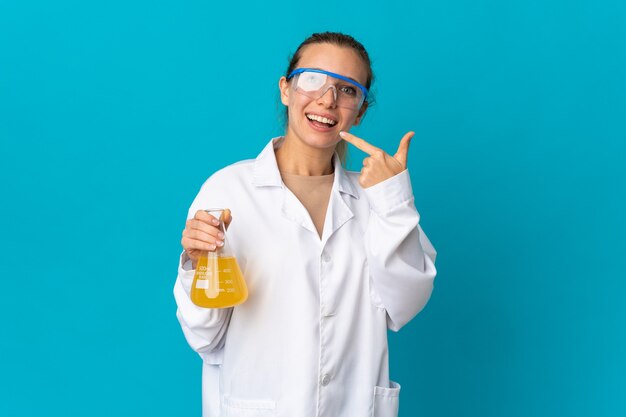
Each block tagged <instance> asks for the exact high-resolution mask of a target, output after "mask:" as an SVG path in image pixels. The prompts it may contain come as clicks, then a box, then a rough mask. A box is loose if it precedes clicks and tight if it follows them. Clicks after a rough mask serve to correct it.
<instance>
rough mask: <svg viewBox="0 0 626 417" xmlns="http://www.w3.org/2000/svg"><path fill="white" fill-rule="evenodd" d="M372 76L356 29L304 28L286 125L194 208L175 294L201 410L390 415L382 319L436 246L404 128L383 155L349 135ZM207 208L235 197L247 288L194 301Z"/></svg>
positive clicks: (427, 285) (425, 268) (404, 299)
mask: <svg viewBox="0 0 626 417" xmlns="http://www.w3.org/2000/svg"><path fill="white" fill-rule="evenodd" d="M372 78H373V76H372V70H371V66H370V60H369V57H368V54H367V52H366V51H365V49H364V48H363V46H362V45H361V44H360V43H359V42H357V41H356V40H355V39H353V38H352V37H350V36H347V35H344V34H340V33H328V32H326V33H320V34H314V35H312V36H311V37H309V38H308V39H306V40H305V41H304V42H303V43H302V44H301V45H300V46H299V47H298V49H297V51H296V53H295V54H294V56H293V58H292V60H291V62H290V63H289V67H288V69H287V72H286V73H285V75H284V76H283V77H281V78H280V80H279V88H280V95H281V101H282V103H283V104H284V105H285V106H286V107H287V111H288V126H287V129H286V132H285V135H284V137H279V138H275V139H272V140H271V141H270V142H269V143H268V144H267V146H266V147H265V149H263V151H262V152H261V153H260V154H259V156H258V157H257V158H256V159H253V160H247V161H242V162H240V163H237V164H234V165H231V166H228V167H226V168H224V169H222V170H220V171H218V172H216V173H214V174H213V175H212V176H211V177H210V178H209V179H208V180H207V181H206V182H205V183H204V185H203V186H202V188H201V190H200V192H199V193H198V195H197V197H196V199H195V200H194V202H193V203H192V205H191V208H190V209H189V215H188V220H187V223H186V227H185V230H184V231H183V238H182V241H181V243H182V246H183V248H184V252H183V254H182V256H181V260H180V265H179V271H178V278H177V280H176V284H175V287H174V295H175V298H176V302H177V304H178V311H177V316H178V319H179V321H180V324H181V326H182V329H183V332H184V334H185V337H186V338H187V341H188V342H189V344H190V345H191V347H192V348H193V349H194V350H195V351H196V352H198V353H199V354H200V356H201V357H202V359H203V363H204V367H203V410H204V416H205V417H206V416H234V417H243V416H246V417H253V416H259V417H260V416H280V417H305V416H319V417H325V416H328V417H338V416H349V417H360V416H363V417H365V416H376V417H390V416H396V415H397V413H398V395H399V391H400V386H399V385H398V384H397V383H395V382H393V381H391V380H390V379H389V365H388V353H387V329H388V328H389V329H392V330H394V331H397V330H399V329H400V328H401V327H402V326H404V325H405V324H406V323H407V322H408V321H409V320H411V319H412V318H413V317H414V316H415V315H416V314H417V313H418V312H419V311H420V310H421V309H422V308H423V307H424V305H425V304H426V302H427V301H428V298H429V297H430V294H431V291H432V287H433V279H434V277H435V274H436V270H435V267H434V260H435V251H434V249H433V247H432V246H431V244H430V242H429V241H428V239H427V238H426V236H425V235H424V233H423V231H422V229H421V227H420V225H419V214H418V212H417V210H416V209H415V206H414V204H413V191H412V189H411V182H410V177H409V174H408V172H407V170H406V166H407V153H408V149H409V142H410V139H411V137H412V136H413V132H409V133H407V134H406V135H405V136H404V137H403V138H402V139H401V140H400V143H399V147H398V151H397V153H396V154H395V155H393V156H391V155H388V154H386V153H385V152H383V151H382V150H380V149H378V148H376V147H375V146H373V145H371V144H369V143H367V142H366V141H364V140H362V139H360V138H357V137H356V136H353V135H351V134H349V133H348V131H349V130H350V128H351V127H352V126H354V125H357V124H359V122H360V121H361V118H362V117H363V115H364V114H365V111H366V110H367V106H368V90H369V88H370V84H371V82H372ZM346 142H349V143H352V144H353V145H354V146H356V147H357V148H359V149H361V150H363V151H364V152H366V153H367V154H369V155H370V156H369V157H367V158H366V159H365V160H364V161H363V168H362V170H361V172H360V173H359V172H348V171H346V170H344V168H343V167H342V164H341V160H342V155H344V154H345V151H346ZM210 207H225V208H228V209H230V210H229V211H227V212H226V214H225V216H224V220H225V223H227V224H228V226H229V228H228V235H229V244H230V245H231V248H232V249H233V251H234V252H235V255H236V257H237V260H238V261H239V264H240V266H241V269H242V271H243V274H244V277H245V280H246V283H247V285H248V290H249V297H248V299H247V301H246V302H245V303H243V304H240V305H238V306H236V307H233V308H227V309H205V308H201V307H197V306H196V305H194V304H193V303H192V302H191V301H190V296H189V294H190V288H191V284H192V280H193V276H194V268H195V265H196V262H197V260H198V258H199V256H200V254H201V253H202V252H206V251H215V250H216V248H218V247H220V246H222V245H223V244H224V236H223V234H222V233H221V232H220V231H219V230H218V229H217V228H216V225H217V220H216V219H215V218H213V217H212V216H210V215H209V214H208V213H207V212H205V211H204V209H207V208H210ZM231 212H232V214H233V215H232V216H231V215H230V213H231ZM233 218H234V220H233Z"/></svg>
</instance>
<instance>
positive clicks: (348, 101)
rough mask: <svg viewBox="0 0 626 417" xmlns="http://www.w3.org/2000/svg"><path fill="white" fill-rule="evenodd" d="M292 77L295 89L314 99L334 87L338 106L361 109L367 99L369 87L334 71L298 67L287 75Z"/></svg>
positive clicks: (288, 78) (289, 78) (288, 77)
mask: <svg viewBox="0 0 626 417" xmlns="http://www.w3.org/2000/svg"><path fill="white" fill-rule="evenodd" d="M292 78H293V85H294V88H295V90H296V91H297V92H299V93H301V94H304V95H305V96H307V97H310V98H312V99H316V100H317V99H318V98H320V97H322V96H323V95H324V94H326V92H327V91H328V90H329V89H332V90H333V96H334V97H335V102H336V103H337V106H338V107H344V108H347V109H352V110H359V109H360V108H361V106H362V105H363V102H364V101H365V100H366V99H367V88H365V87H363V86H362V85H361V84H359V83H358V82H356V81H354V80H353V79H350V78H348V77H344V76H343V75H339V74H335V73H334V72H330V71H324V70H321V69H316V68H298V69H295V70H293V71H291V73H290V74H289V75H288V76H287V80H291V79H292Z"/></svg>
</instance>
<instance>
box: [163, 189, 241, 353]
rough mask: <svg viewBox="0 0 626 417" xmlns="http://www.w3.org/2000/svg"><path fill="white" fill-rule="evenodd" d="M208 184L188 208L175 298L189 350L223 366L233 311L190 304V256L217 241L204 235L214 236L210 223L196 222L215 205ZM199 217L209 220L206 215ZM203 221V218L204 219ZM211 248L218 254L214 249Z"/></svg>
mask: <svg viewBox="0 0 626 417" xmlns="http://www.w3.org/2000/svg"><path fill="white" fill-rule="evenodd" d="M209 183H210V180H209V181H207V182H206V183H205V184H204V185H203V186H202V188H201V189H200V192H199V193H198V195H197V196H196V198H195V200H194V201H193V203H192V205H191V207H190V208H189V213H188V215H187V218H188V221H187V226H186V228H185V231H184V232H183V240H182V244H183V248H184V249H185V251H183V253H182V254H181V256H180V261H179V265H178V276H177V277H176V282H175V284H174V298H175V300H176V305H177V306H178V309H177V311H176V317H177V318H178V321H179V322H180V325H181V328H182V330H183V334H184V335H185V338H186V339H187V342H188V343H189V346H191V348H192V349H193V350H195V351H196V352H198V354H200V356H201V357H202V359H203V360H204V361H205V362H206V363H213V364H215V363H220V362H221V354H222V348H223V347H224V340H225V336H226V332H227V330H228V325H229V323H230V317H231V315H232V310H233V309H232V308H226V309H213V308H203V307H198V306H196V305H195V304H194V303H193V302H192V301H191V298H190V294H191V286H192V283H193V277H194V274H195V269H194V266H193V262H192V259H190V257H189V255H188V253H189V251H192V252H194V251H195V252H200V251H201V250H207V248H209V247H210V246H206V245H210V244H211V243H215V239H214V238H213V237H211V236H210V235H208V234H207V233H205V232H206V231H209V232H210V233H212V232H211V231H212V230H213V228H212V227H210V226H207V224H208V223H206V224H200V223H201V221H200V220H197V217H199V216H197V212H198V211H199V210H201V209H202V208H205V207H208V206H207V204H208V202H210V201H215V200H214V198H212V197H210V196H209V195H208V193H209V190H210V188H211V187H210V186H209ZM200 214H202V215H203V216H207V214H206V213H204V212H202V213H200ZM200 217H201V218H203V217H202V216H200ZM192 219H196V220H192ZM203 220H204V221H207V222H209V223H210V221H209V220H208V218H207V217H204V218H203ZM190 221H191V222H190ZM194 224H195V225H194ZM197 227H201V228H203V230H204V232H203V231H201V230H200V229H197ZM194 228H196V229H194ZM215 230H217V229H215ZM212 247H213V250H215V246H212ZM192 256H193V255H192Z"/></svg>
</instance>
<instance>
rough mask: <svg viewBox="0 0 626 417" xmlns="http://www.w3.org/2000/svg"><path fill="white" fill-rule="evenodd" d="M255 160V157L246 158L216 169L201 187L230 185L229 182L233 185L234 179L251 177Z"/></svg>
mask: <svg viewBox="0 0 626 417" xmlns="http://www.w3.org/2000/svg"><path fill="white" fill-rule="evenodd" d="M254 162H255V160H254V159H245V160H243V161H239V162H235V163H234V164H231V165H228V166H226V167H224V168H222V169H220V170H218V171H215V172H214V173H213V174H211V176H209V178H207V179H206V180H205V181H204V183H203V184H202V187H201V188H206V187H209V186H211V187H217V186H228V185H229V184H230V185H231V186H232V183H233V181H239V180H242V179H245V178H249V177H250V175H251V173H252V170H253V167H254Z"/></svg>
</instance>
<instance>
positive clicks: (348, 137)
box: [339, 131, 380, 155]
mask: <svg viewBox="0 0 626 417" xmlns="http://www.w3.org/2000/svg"><path fill="white" fill-rule="evenodd" d="M339 136H341V138H342V139H343V140H345V141H346V142H349V143H351V144H353V145H354V146H355V147H357V148H359V149H360V150H362V151H363V152H365V153H366V154H368V155H373V154H375V153H376V152H378V151H380V149H379V148H377V147H376V146H374V145H370V144H369V143H367V142H366V141H364V140H363V139H361V138H359V137H356V136H354V135H353V134H352V133H348V132H344V131H341V132H339Z"/></svg>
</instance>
